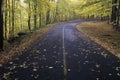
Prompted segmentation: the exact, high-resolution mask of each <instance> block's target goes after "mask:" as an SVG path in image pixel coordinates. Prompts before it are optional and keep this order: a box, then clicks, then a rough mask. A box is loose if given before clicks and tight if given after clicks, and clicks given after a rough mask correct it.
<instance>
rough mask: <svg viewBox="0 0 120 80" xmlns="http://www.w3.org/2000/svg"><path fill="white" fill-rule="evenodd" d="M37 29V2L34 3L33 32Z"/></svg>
mask: <svg viewBox="0 0 120 80" xmlns="http://www.w3.org/2000/svg"><path fill="white" fill-rule="evenodd" d="M36 28H37V1H36V0H35V1H34V30H36Z"/></svg>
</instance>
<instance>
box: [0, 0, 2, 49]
mask: <svg viewBox="0 0 120 80" xmlns="http://www.w3.org/2000/svg"><path fill="white" fill-rule="evenodd" d="M2 2H3V0H0V50H3V13H2Z"/></svg>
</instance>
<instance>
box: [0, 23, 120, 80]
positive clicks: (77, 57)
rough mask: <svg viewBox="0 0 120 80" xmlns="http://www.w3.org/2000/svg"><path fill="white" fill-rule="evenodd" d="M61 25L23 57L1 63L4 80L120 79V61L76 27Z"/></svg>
mask: <svg viewBox="0 0 120 80" xmlns="http://www.w3.org/2000/svg"><path fill="white" fill-rule="evenodd" d="M81 22H82V21H73V22H69V23H64V24H60V25H58V26H56V27H54V28H53V29H52V30H50V31H49V32H48V33H46V34H45V35H43V36H42V38H40V39H39V40H37V41H36V42H35V43H34V44H33V45H32V46H30V47H29V48H28V49H27V50H25V51H23V52H22V53H23V54H21V55H19V56H18V57H15V58H14V59H13V60H11V61H10V62H8V63H7V64H5V65H1V64H0V80H120V59H119V58H117V57H115V56H114V55H112V54H111V53H110V52H108V51H107V50H105V49H104V48H102V47H101V46H100V45H98V44H96V43H95V42H93V41H91V40H90V39H89V38H87V37H86V36H85V35H84V34H83V33H81V32H79V31H78V30H77V29H76V28H75V27H74V26H75V25H76V24H78V23H81Z"/></svg>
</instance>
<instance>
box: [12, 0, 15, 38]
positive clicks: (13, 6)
mask: <svg viewBox="0 0 120 80" xmlns="http://www.w3.org/2000/svg"><path fill="white" fill-rule="evenodd" d="M14 9H15V0H12V37H14V25H15V24H14V16H15V15H14V13H15V10H14Z"/></svg>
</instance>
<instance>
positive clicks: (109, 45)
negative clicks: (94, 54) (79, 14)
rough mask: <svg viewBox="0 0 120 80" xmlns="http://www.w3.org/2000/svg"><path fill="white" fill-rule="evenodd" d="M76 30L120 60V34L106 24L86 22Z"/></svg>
mask: <svg viewBox="0 0 120 80" xmlns="http://www.w3.org/2000/svg"><path fill="white" fill-rule="evenodd" d="M76 28H77V29H78V30H80V31H82V32H83V33H85V34H86V35H87V36H88V37H89V38H91V39H92V40H93V41H95V42H96V43H98V44H100V45H101V46H103V47H104V48H106V49H107V50H108V51H110V52H111V53H113V54H114V55H116V56H118V57H119V58H120V32H117V31H115V30H114V29H113V28H112V26H111V25H109V24H107V23H106V22H92V21H90V22H84V23H81V24H79V25H77V26H76Z"/></svg>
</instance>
